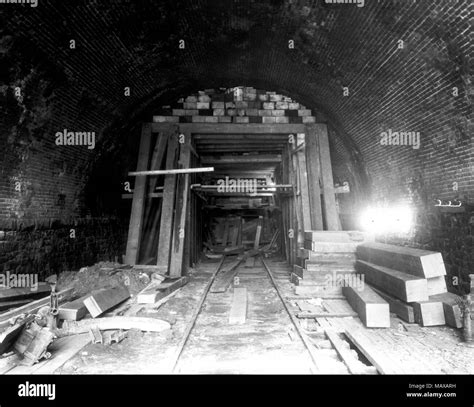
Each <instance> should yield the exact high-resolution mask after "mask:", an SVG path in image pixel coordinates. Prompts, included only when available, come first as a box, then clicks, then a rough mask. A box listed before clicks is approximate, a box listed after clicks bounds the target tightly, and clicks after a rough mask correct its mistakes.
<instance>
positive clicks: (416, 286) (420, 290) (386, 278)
mask: <svg viewBox="0 0 474 407" xmlns="http://www.w3.org/2000/svg"><path fill="white" fill-rule="evenodd" d="M356 269H357V271H358V272H359V273H362V274H363V275H364V276H365V280H366V281H367V282H368V283H370V284H372V285H374V286H375V287H378V288H380V289H381V290H383V291H385V292H386V293H388V294H390V295H393V296H394V297H396V298H399V299H400V300H403V301H405V302H414V301H427V300H428V284H427V282H426V279H424V278H419V277H415V276H413V275H411V274H406V273H402V272H401V271H398V270H393V269H389V268H387V267H383V266H376V265H375V264H372V263H368V262H366V261H363V260H357V263H356Z"/></svg>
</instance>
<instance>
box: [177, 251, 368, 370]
mask: <svg viewBox="0 0 474 407" xmlns="http://www.w3.org/2000/svg"><path fill="white" fill-rule="evenodd" d="M230 266H234V269H233V270H232V271H231V272H230V273H229V272H228V269H229V267H230ZM214 267H215V268H214V270H213V273H212V275H211V278H210V279H209V281H208V282H207V284H206V286H205V287H204V291H203V292H202V295H201V297H200V299H199V302H198V304H197V306H196V308H195V309H194V313H193V315H192V318H191V319H190V321H189V322H188V324H187V326H186V328H185V330H184V333H183V335H182V337H181V339H180V341H179V343H178V345H177V346H176V348H175V351H174V353H173V355H172V357H171V358H170V362H169V371H170V372H173V373H203V372H204V373H264V372H273V373H285V372H288V371H289V372H293V373H314V374H328V373H329V374H335V373H336V374H348V373H373V368H370V367H367V366H365V365H364V364H362V363H361V362H360V361H358V358H357V355H356V354H355V352H354V351H353V350H351V349H350V348H349V345H348V343H347V342H345V341H344V339H342V338H341V337H340V336H339V334H338V333H337V332H332V330H330V329H326V330H324V329H318V330H311V329H310V328H308V327H307V322H308V320H304V319H300V318H298V317H297V315H298V313H299V311H300V310H299V309H296V308H295V306H294V304H292V302H291V300H288V299H287V294H288V290H287V288H288V287H289V286H290V284H291V283H290V282H289V271H288V265H287V264H286V263H283V262H276V261H273V260H267V259H263V258H262V257H257V258H256V261H255V265H254V266H253V267H250V268H249V267H245V261H242V262H240V263H239V264H236V262H235V258H234V259H232V258H225V257H224V258H223V259H221V261H220V262H219V263H218V264H217V265H216V263H214ZM229 275H230V279H229ZM234 276H238V279H239V285H238V286H239V287H246V288H247V290H248V310H247V320H246V321H245V324H241V325H230V324H229V321H228V315H229V311H230V303H231V302H232V295H233V288H232V287H231V286H232V285H233V283H232V282H230V285H229V287H228V288H227V290H225V291H221V292H213V291H216V290H214V288H213V287H215V285H219V284H221V283H222V282H221V281H220V280H221V279H222V278H223V277H226V278H227V279H228V280H233V279H232V277H234ZM285 288H286V289H285ZM305 327H306V329H305ZM265 355H267V356H265ZM278 360H280V361H281V363H280V364H279V365H278ZM279 369H282V370H281V371H279Z"/></svg>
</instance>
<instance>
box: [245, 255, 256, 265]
mask: <svg viewBox="0 0 474 407" xmlns="http://www.w3.org/2000/svg"><path fill="white" fill-rule="evenodd" d="M245 267H246V268H252V267H255V257H247V259H246V260H245Z"/></svg>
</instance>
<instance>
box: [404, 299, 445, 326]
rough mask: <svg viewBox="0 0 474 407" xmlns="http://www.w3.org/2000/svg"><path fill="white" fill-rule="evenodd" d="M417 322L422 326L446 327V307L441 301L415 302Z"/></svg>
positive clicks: (414, 308)
mask: <svg viewBox="0 0 474 407" xmlns="http://www.w3.org/2000/svg"><path fill="white" fill-rule="evenodd" d="M412 305H413V310H414V312H415V322H416V323H418V324H420V325H421V326H438V325H445V324H446V320H445V318H444V307H443V303H442V302H441V301H436V300H434V301H432V300H430V301H423V302H414V303H413V304H412Z"/></svg>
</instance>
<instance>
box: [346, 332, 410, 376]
mask: <svg viewBox="0 0 474 407" xmlns="http://www.w3.org/2000/svg"><path fill="white" fill-rule="evenodd" d="M345 334H346V336H347V337H348V338H349V339H350V341H351V342H352V343H353V344H354V345H355V346H357V348H358V349H359V350H360V351H361V352H362V353H363V354H364V356H365V357H366V358H367V359H368V360H369V361H370V363H372V364H373V365H374V366H375V368H376V369H377V370H378V371H379V373H381V374H406V373H408V372H407V371H406V369H405V368H404V367H403V365H402V364H401V362H400V361H398V360H396V359H394V358H392V357H390V356H389V354H387V353H385V352H381V351H380V350H379V348H378V346H377V344H376V343H374V341H373V340H372V339H371V338H370V336H369V335H368V334H365V333H364V331H363V330H362V329H348V330H346V332H345Z"/></svg>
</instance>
